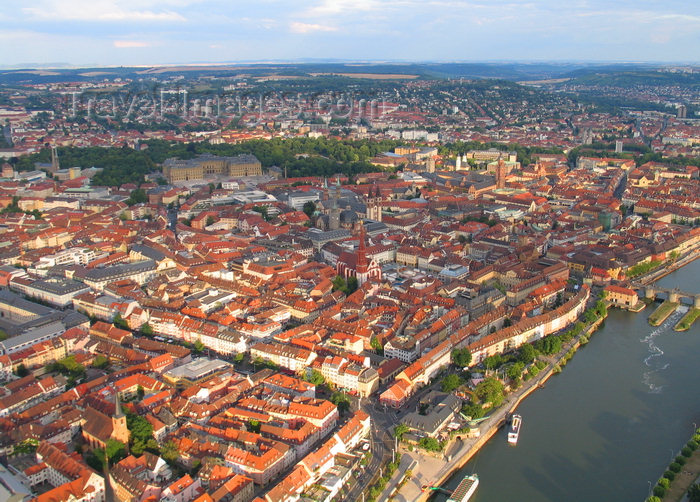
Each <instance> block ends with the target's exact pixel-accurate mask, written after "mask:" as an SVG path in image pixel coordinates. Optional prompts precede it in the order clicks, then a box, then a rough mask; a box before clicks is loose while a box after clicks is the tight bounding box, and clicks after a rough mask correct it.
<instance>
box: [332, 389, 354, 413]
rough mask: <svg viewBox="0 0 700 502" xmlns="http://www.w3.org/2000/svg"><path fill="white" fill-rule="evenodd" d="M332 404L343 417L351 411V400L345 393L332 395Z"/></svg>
mask: <svg viewBox="0 0 700 502" xmlns="http://www.w3.org/2000/svg"><path fill="white" fill-rule="evenodd" d="M331 403H333V404H334V405H336V406H337V407H338V412H339V413H340V414H341V415H344V414H345V413H347V412H348V411H350V398H349V397H348V395H347V394H345V392H334V393H333V394H332V395H331Z"/></svg>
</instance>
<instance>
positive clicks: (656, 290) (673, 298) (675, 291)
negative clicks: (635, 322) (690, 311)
mask: <svg viewBox="0 0 700 502" xmlns="http://www.w3.org/2000/svg"><path fill="white" fill-rule="evenodd" d="M631 287H632V289H634V290H636V291H637V292H638V293H639V292H643V294H644V297H645V298H648V299H650V300H654V299H656V298H657V297H661V296H662V295H664V296H665V299H667V300H668V301H670V302H673V303H680V302H681V300H682V299H684V298H685V299H687V300H688V303H692V305H693V306H694V307H695V308H700V294H698V293H688V292H687V291H682V290H681V289H679V288H664V287H661V286H657V285H656V284H639V283H632V284H631Z"/></svg>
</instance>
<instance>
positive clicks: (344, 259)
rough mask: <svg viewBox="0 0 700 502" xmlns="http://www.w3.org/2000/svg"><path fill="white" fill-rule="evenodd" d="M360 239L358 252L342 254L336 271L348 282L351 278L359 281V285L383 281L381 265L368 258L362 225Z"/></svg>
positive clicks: (362, 226)
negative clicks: (372, 281) (371, 280)
mask: <svg viewBox="0 0 700 502" xmlns="http://www.w3.org/2000/svg"><path fill="white" fill-rule="evenodd" d="M359 227H360V228H359V232H358V233H359V239H360V243H359V245H358V247H357V251H355V252H350V251H344V252H342V253H340V256H339V257H338V262H337V264H336V271H337V272H338V275H339V276H341V277H342V278H343V279H345V280H348V279H349V278H350V277H355V278H356V279H357V284H358V285H359V286H362V285H363V284H364V283H365V282H367V281H369V280H370V279H377V280H381V278H382V269H381V267H380V266H379V264H378V263H377V262H376V261H375V260H374V258H371V257H369V256H367V245H366V235H365V227H364V225H363V224H362V223H360V224H359Z"/></svg>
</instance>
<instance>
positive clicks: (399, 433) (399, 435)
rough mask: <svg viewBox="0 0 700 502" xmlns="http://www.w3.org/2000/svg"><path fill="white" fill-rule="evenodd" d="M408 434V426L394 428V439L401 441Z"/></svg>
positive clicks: (401, 425)
mask: <svg viewBox="0 0 700 502" xmlns="http://www.w3.org/2000/svg"><path fill="white" fill-rule="evenodd" d="M407 432H408V426H407V425H406V424H399V425H397V426H396V427H394V437H395V438H396V439H398V440H399V441H401V439H403V435H404V434H406V433H407Z"/></svg>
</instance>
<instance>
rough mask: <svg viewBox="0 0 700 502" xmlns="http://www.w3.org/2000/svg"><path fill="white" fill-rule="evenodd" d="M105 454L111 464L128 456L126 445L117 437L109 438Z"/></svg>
mask: <svg viewBox="0 0 700 502" xmlns="http://www.w3.org/2000/svg"><path fill="white" fill-rule="evenodd" d="M105 455H106V457H107V461H108V462H109V464H110V465H112V464H115V463H117V462H119V461H120V460H121V459H123V458H124V457H126V445H125V444H124V443H122V442H121V441H117V440H116V439H108V440H107V446H106V447H105Z"/></svg>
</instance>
